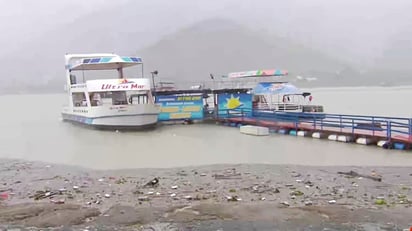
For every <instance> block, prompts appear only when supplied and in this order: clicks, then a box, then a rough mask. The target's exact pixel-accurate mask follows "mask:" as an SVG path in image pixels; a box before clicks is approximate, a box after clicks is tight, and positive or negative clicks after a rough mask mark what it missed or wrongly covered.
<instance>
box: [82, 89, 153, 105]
mask: <svg viewBox="0 0 412 231" xmlns="http://www.w3.org/2000/svg"><path fill="white" fill-rule="evenodd" d="M89 95H90V103H91V106H92V107H96V106H107V105H129V104H149V103H153V97H152V95H151V93H150V91H105V92H90V93H89Z"/></svg>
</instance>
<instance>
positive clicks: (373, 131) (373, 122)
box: [372, 116, 375, 136]
mask: <svg viewBox="0 0 412 231" xmlns="http://www.w3.org/2000/svg"><path fill="white" fill-rule="evenodd" d="M372 136H375V117H373V116H372Z"/></svg>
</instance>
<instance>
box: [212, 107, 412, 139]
mask: <svg viewBox="0 0 412 231" xmlns="http://www.w3.org/2000/svg"><path fill="white" fill-rule="evenodd" d="M216 114H217V115H216V118H217V119H220V120H227V119H237V121H239V122H240V123H242V121H248V120H250V119H252V120H254V121H256V124H264V123H265V122H274V123H273V124H276V122H281V123H282V122H283V123H289V126H290V128H294V129H296V130H299V129H300V130H311V131H325V132H340V133H345V134H349V135H352V136H355V135H356V136H373V137H381V138H385V139H386V140H388V141H390V140H393V139H395V140H401V141H402V140H403V141H408V142H412V118H402V117H385V116H361V115H344V114H327V113H307V112H281V111H274V112H267V110H264V109H256V108H254V109H252V110H250V109H234V110H227V109H219V110H218V112H217V113H216Z"/></svg>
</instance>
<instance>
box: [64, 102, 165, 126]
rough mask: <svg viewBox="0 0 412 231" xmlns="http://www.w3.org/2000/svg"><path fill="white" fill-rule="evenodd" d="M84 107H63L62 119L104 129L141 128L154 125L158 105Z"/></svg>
mask: <svg viewBox="0 0 412 231" xmlns="http://www.w3.org/2000/svg"><path fill="white" fill-rule="evenodd" d="M109 110H111V111H109ZM109 110H107V109H104V108H97V109H91V108H85V109H83V110H79V109H74V110H73V109H70V108H65V109H64V110H63V112H62V119H63V121H68V122H72V123H75V124H80V125H85V126H88V127H92V128H96V129H104V130H143V129H150V128H154V127H156V124H157V121H158V112H159V110H158V107H156V106H154V105H152V106H149V105H147V106H144V107H136V106H123V107H122V108H121V110H118V108H117V109H116V110H113V108H109Z"/></svg>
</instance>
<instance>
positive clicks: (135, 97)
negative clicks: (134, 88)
mask: <svg viewBox="0 0 412 231" xmlns="http://www.w3.org/2000/svg"><path fill="white" fill-rule="evenodd" d="M129 103H130V104H148V103H149V96H148V95H147V93H138V94H132V95H130V97H129Z"/></svg>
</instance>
